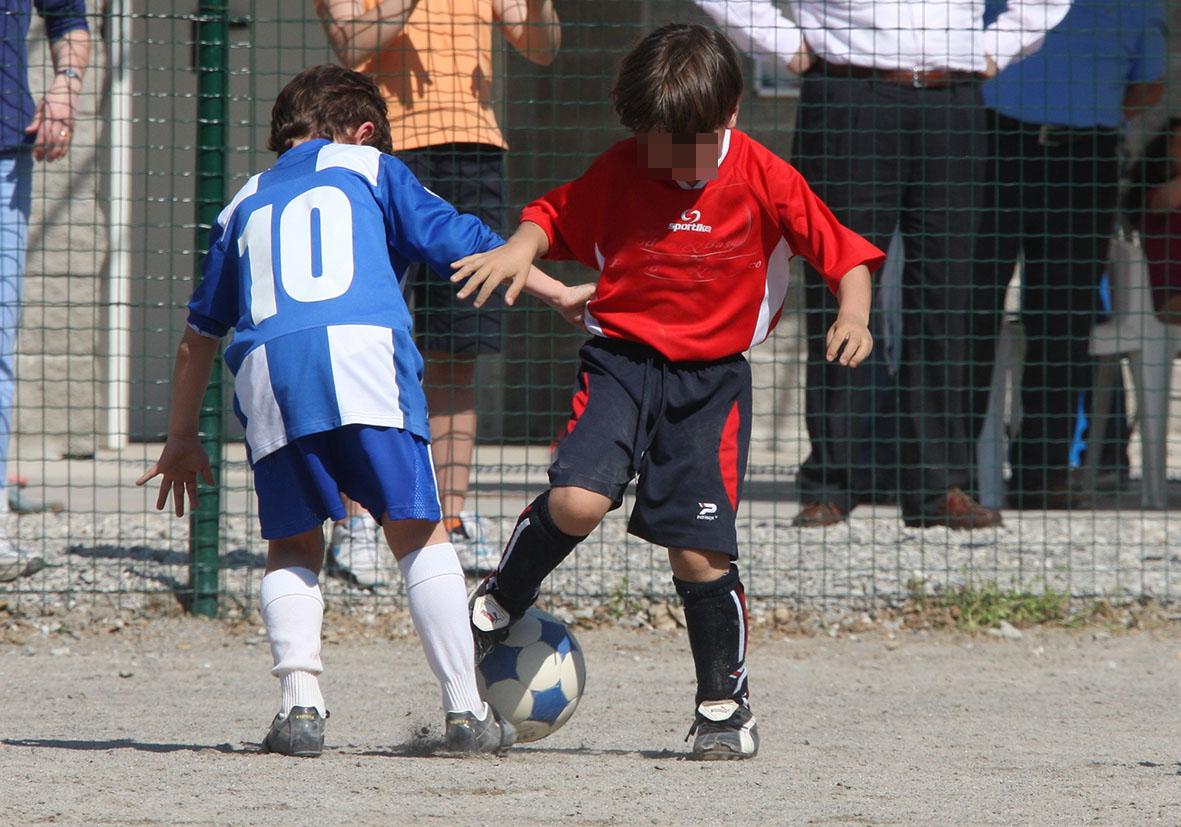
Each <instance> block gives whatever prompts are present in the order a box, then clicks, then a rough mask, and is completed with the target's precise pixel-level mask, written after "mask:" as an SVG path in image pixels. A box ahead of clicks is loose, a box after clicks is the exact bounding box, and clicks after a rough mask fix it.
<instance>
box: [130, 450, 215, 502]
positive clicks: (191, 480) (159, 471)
mask: <svg viewBox="0 0 1181 827" xmlns="http://www.w3.org/2000/svg"><path fill="white" fill-rule="evenodd" d="M198 474H200V475H201V478H202V479H203V480H205V482H206V484H208V485H213V469H212V468H210V467H209V457H208V456H207V455H206V453H205V449H204V448H202V447H201V440H200V439H199V438H198V437H195V436H183V437H177V436H170V437H168V441H167V442H166V443H164V450H162V451H161V452H160V459H158V460H156V464H155V465H153V466H152V467H151V468H149V469H148V470H147V472H146V473H145V474H144V475H143V476H142V477H140V478H139V479H138V480H136V481H135V484H136V485H144V484H146V483H147V482H148V480H150V479H152V478H153V477H158V476H160V477H163V479H162V480H161V481H160V495H159V496H158V497H156V508H157V509H159V510H160V511H163V510H164V506H166V505H167V504H168V493H169V492H170V491H171V492H172V505H173V507H174V509H175V510H176V516H178V517H183V516H184V515H185V494H186V492H187V493H188V498H189V510H190V511H192V510H194V509H196V508H197V475H198Z"/></svg>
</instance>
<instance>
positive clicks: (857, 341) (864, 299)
mask: <svg viewBox="0 0 1181 827" xmlns="http://www.w3.org/2000/svg"><path fill="white" fill-rule="evenodd" d="M871 296H872V287H871V280H870V274H869V268H868V267H866V266H865V265H864V264H858V265H857V266H856V267H854V268H853V269H852V270H850V271H849V272H847V273H845V275H844V276H843V277H842V278H841V280H840V282H839V283H838V285H837V304H838V305H839V307H840V310H838V311H837V319H836V321H835V322H833V325H832V327H830V328H829V329H828V336H827V337H826V339H825V346H826V351H825V358H827V359H828V361H830V362H831V361H833V360H835V359H837V358H838V357H839V358H840V362H841V364H842V365H848V366H849V367H851V368H855V367H857V366H858V365H860V364H861V363H862V362H863V361H865V358H866V357H867V356H869V354H870V353H872V352H873V336H872V335H871V334H870V332H869V308H870V304H871Z"/></svg>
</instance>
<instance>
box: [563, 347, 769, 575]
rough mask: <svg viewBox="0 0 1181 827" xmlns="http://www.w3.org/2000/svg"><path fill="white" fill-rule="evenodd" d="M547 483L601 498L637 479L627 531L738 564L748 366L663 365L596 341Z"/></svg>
mask: <svg viewBox="0 0 1181 827" xmlns="http://www.w3.org/2000/svg"><path fill="white" fill-rule="evenodd" d="M579 357H580V359H581V364H580V366H579V369H578V385H577V387H576V389H575V392H574V399H573V403H572V408H573V411H572V414H571V417H570V421H569V422H568V423H567V425H566V433H565V434H564V435H563V436H562V438H561V440H560V441H559V442H558V447H557V450H556V452H555V454H554V460H553V463H552V464H551V465H550V469H549V480H550V485H553V486H562V485H569V486H576V487H578V488H585V489H587V490H589V491H595V492H597V493H599V494H602V495H603V496H605V497H609V498H610V499H611V501H612V503H613V507H614V508H618V507H619V505H620V504H621V503H622V501H623V492H624V490H625V489H626V488H627V486H628V484H629V483H630V482H631V481H632V480H633V479H637V478H638V479H637V482H636V502H635V507H634V508H633V509H632V512H631V517H630V519H629V520H628V525H627V530H628V532H629V533H631V534H634V535H635V536H637V537H639V538H641V539H644V540H647V541H648V542H650V543H655V544H656V545H661V546H670V547H673V548H691V549H699V550H702V551H717V552H722V553H724V554H728V555H730V557H731V558H736V557H737V556H738V533H737V528H736V526H735V519H736V517H737V513H738V503H739V500H740V499H741V497H742V480H743V477H745V476H746V461H747V453H748V451H749V449H750V428H751V419H750V411H751V377H750V365H749V364H748V363H747V361H746V359H744V358H743V357H742V355H741V354H738V355H735V356H728V357H726V358H724V359H717V360H713V361H708V362H670V361H669V360H668V359H666V358H665V357H664V356H662V355H660V353H658V352H657V351H655V350H653V349H652V348H650V347H648V346H646V345H641V344H637V343H634V342H626V341H621V340H618V339H606V338H595V339H592V340H591V341H589V342H587V343H586V344H585V345H583V346H582V350H581V351H580V352H579Z"/></svg>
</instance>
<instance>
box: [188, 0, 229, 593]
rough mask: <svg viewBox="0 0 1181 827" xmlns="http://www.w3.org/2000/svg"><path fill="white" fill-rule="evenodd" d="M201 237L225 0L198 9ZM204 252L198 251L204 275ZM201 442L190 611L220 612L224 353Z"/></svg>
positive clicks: (209, 219) (222, 150)
mask: <svg viewBox="0 0 1181 827" xmlns="http://www.w3.org/2000/svg"><path fill="white" fill-rule="evenodd" d="M195 30H196V52H197V61H196V64H197V65H196V69H197V241H196V248H195V249H196V250H198V251H202V250H204V249H205V246H206V245H207V244H208V243H209V227H210V226H211V225H212V224H213V222H214V221H215V220H217V214H218V211H219V210H221V208H222V205H223V204H224V203H225V194H226V152H227V150H226V143H227V123H226V116H227V109H228V102H229V18H228V10H227V6H226V2H225V0H201V4H200V6H199V9H198V12H197V25H196V27H195ZM201 258H202V256H201V253H200V252H198V254H197V278H200V271H201ZM200 432H201V443H202V444H203V445H204V446H205V451H206V452H207V453H208V454H209V462H210V465H211V466H212V467H213V478H214V481H215V484H214V485H213V486H205V485H204V484H202V483H198V485H199V496H200V497H201V500H202V507H201V508H200V509H199V510H197V511H194V512H193V513H192V515H191V516H190V519H189V587H190V589H191V590H192V604H191V607H190V609H191V611H192V612H193V614H198V615H204V616H206V617H216V616H217V603H218V567H219V559H218V551H219V549H218V546H219V541H220V534H221V532H220V525H221V511H222V496H221V493H222V393H221V357H220V355H219V356H218V358H217V359H216V360H214V364H213V374H212V376H211V377H210V380H209V387H208V388H207V389H206V391H205V399H204V402H203V404H202V406H201V419H200Z"/></svg>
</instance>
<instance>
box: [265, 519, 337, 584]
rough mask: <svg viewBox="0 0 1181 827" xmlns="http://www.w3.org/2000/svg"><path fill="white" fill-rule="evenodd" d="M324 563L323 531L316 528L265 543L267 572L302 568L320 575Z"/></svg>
mask: <svg viewBox="0 0 1181 827" xmlns="http://www.w3.org/2000/svg"><path fill="white" fill-rule="evenodd" d="M323 563H324V529H323V528H321V527H316V528H313V529H309V530H308V531H305V532H304V533H303V534H296V535H295V536H293V537H283V538H282V539H279V540H271V541H269V542H268V543H267V568H266V570H267V572H268V573H269V572H272V571H278V570H279V569H290V568H302V569H309V570H311V571H312V572H314V573H315V574H319V573H320V566H321V565H323Z"/></svg>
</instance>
